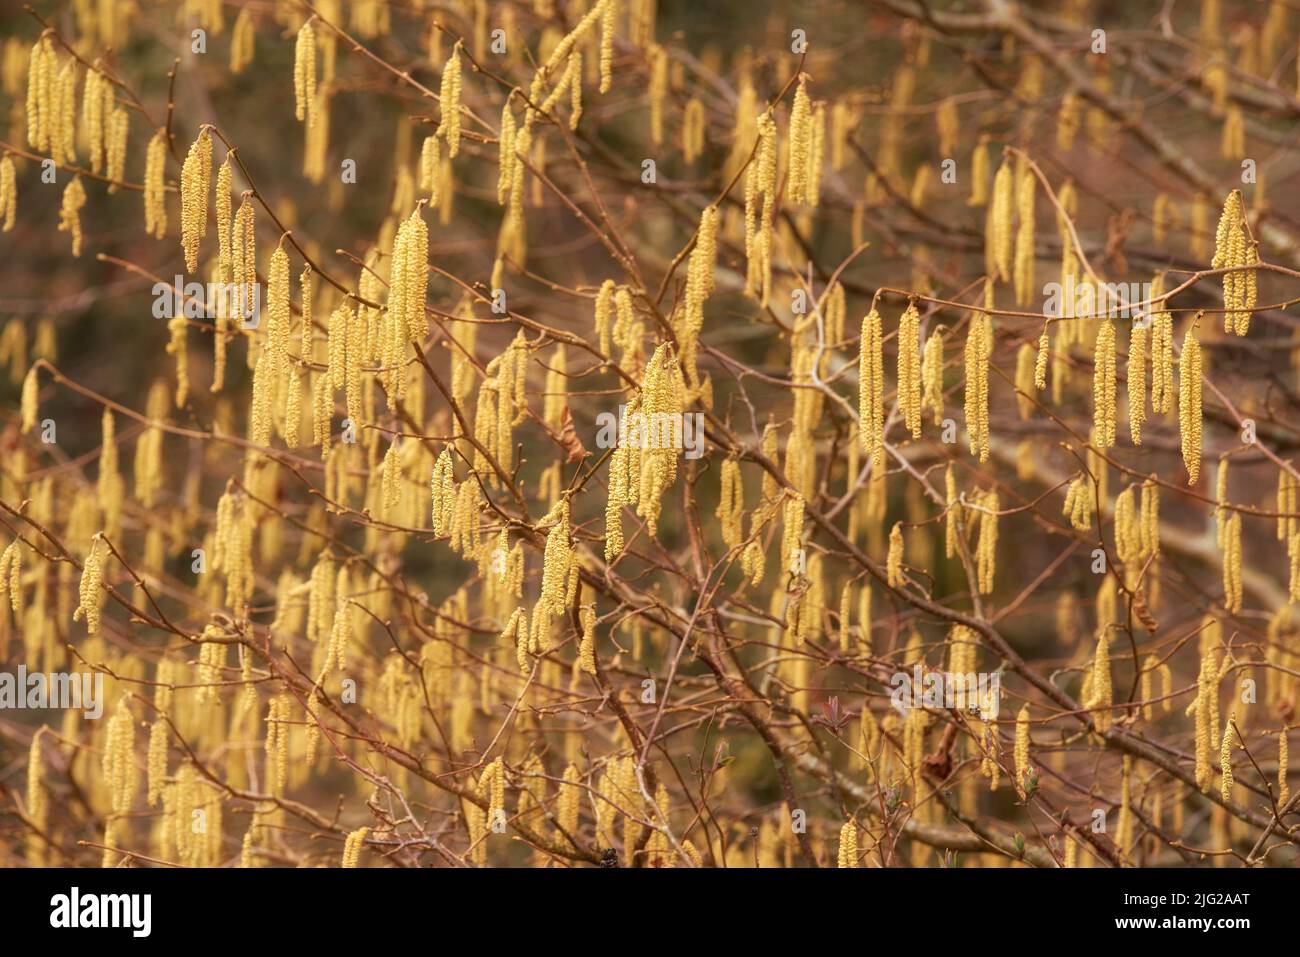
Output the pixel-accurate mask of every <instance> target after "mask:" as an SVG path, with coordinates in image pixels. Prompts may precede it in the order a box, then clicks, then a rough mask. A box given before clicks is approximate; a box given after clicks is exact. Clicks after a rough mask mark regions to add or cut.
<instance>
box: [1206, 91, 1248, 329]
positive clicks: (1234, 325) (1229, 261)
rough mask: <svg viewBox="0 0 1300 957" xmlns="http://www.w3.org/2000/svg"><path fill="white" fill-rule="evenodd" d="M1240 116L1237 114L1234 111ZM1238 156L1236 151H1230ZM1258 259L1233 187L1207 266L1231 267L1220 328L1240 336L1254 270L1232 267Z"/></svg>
mask: <svg viewBox="0 0 1300 957" xmlns="http://www.w3.org/2000/svg"><path fill="white" fill-rule="evenodd" d="M1238 116H1240V114H1238ZM1234 155H1235V156H1240V155H1241V154H1240V152H1237V153H1235V154H1234ZM1258 261H1259V254H1258V250H1257V247H1256V244H1255V243H1254V241H1253V240H1251V238H1250V235H1249V232H1248V230H1247V228H1246V218H1245V211H1244V209H1243V208H1242V197H1241V191H1240V190H1236V189H1234V190H1233V191H1232V192H1230V193H1229V194H1228V198H1227V199H1226V200H1225V201H1224V203H1223V212H1222V213H1221V214H1220V217H1219V225H1218V227H1217V229H1216V230H1215V235H1214V256H1213V258H1212V259H1211V260H1210V268H1211V269H1233V270H1235V271H1232V272H1226V273H1224V274H1223V308H1224V313H1223V331H1224V332H1227V333H1235V334H1236V335H1239V336H1244V335H1245V334H1246V333H1247V331H1248V330H1249V328H1250V314H1251V311H1252V310H1253V309H1254V307H1255V297H1256V274H1255V270H1253V269H1250V270H1239V269H1237V268H1236V267H1240V266H1248V265H1254V264H1255V263H1257V262H1258Z"/></svg>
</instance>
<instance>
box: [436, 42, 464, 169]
mask: <svg viewBox="0 0 1300 957" xmlns="http://www.w3.org/2000/svg"><path fill="white" fill-rule="evenodd" d="M463 42H464V41H463V40H457V41H456V45H455V46H454V47H452V51H451V56H450V57H449V58H448V60H447V63H446V65H445V66H443V68H442V85H441V87H440V88H439V98H438V102H439V106H440V108H441V111H442V119H441V121H440V122H439V123H438V135H439V136H441V137H442V138H443V140H444V141H445V142H446V144H447V155H448V156H450V157H452V158H453V159H454V158H455V156H456V154H457V153H459V152H460V93H461V76H460V48H461V45H462V44H463Z"/></svg>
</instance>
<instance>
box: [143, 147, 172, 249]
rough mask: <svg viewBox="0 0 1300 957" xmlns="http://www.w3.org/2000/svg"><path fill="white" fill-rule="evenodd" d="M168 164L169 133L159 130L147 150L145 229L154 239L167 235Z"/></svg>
mask: <svg viewBox="0 0 1300 957" xmlns="http://www.w3.org/2000/svg"><path fill="white" fill-rule="evenodd" d="M166 165H167V133H166V131H165V130H159V131H158V132H157V133H155V134H154V136H153V139H151V140H150V141H149V146H148V147H147V148H146V150H145V169H144V230H145V232H146V233H148V234H149V235H150V236H152V237H153V238H154V239H162V238H163V237H164V236H166V235H167V204H166V203H165V202H164V198H165V197H166V195H167V193H166V185H165V183H164V181H163V174H164V172H165V170H166Z"/></svg>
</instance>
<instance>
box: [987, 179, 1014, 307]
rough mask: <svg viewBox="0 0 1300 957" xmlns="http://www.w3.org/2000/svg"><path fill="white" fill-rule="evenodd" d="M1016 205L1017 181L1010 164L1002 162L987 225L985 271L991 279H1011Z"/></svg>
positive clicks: (1003, 280) (995, 180) (994, 185)
mask: <svg viewBox="0 0 1300 957" xmlns="http://www.w3.org/2000/svg"><path fill="white" fill-rule="evenodd" d="M1014 205H1015V182H1014V177H1013V175H1012V169H1011V163H1010V161H1009V160H1003V161H1002V165H1001V166H1000V167H998V171H997V175H995V176H994V177H993V198H992V200H991V202H990V203H989V211H988V220H987V222H986V225H985V236H984V248H985V270H986V271H987V273H988V276H989V278H990V279H996V280H997V281H999V282H1006V281H1007V280H1009V279H1010V278H1011V258H1012V257H1011V253H1012V243H1013V240H1014V237H1013V235H1012V231H1011V218H1012V216H1011V214H1012V207H1013V206H1014Z"/></svg>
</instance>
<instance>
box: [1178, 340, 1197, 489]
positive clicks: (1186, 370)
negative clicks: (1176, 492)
mask: <svg viewBox="0 0 1300 957" xmlns="http://www.w3.org/2000/svg"><path fill="white" fill-rule="evenodd" d="M1178 434H1179V437H1180V447H1181V449H1182V454H1183V464H1184V465H1185V466H1186V468H1187V484H1188V485H1195V484H1196V480H1197V479H1198V478H1200V475H1201V344H1200V342H1199V341H1198V340H1197V338H1196V327H1195V322H1193V324H1192V325H1191V326H1188V328H1187V334H1186V335H1185V336H1184V337H1183V354H1182V355H1181V356H1180V357H1179V359H1178Z"/></svg>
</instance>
